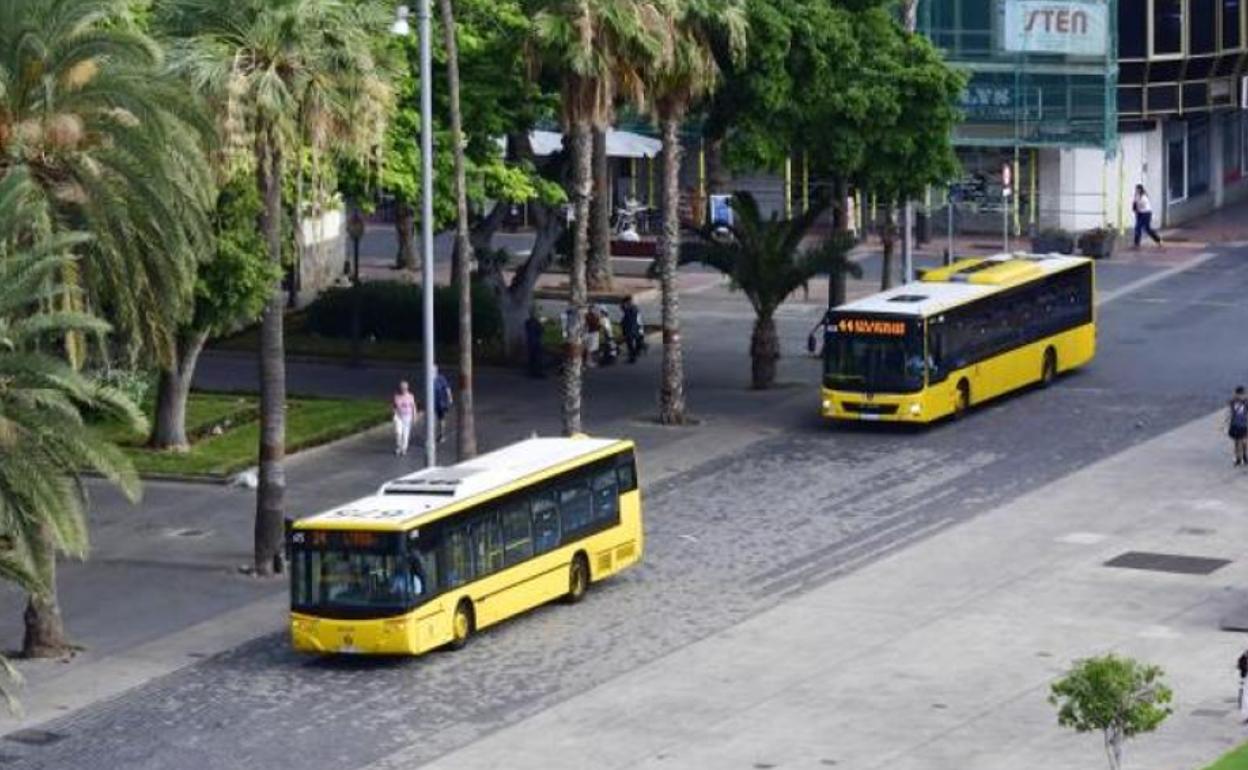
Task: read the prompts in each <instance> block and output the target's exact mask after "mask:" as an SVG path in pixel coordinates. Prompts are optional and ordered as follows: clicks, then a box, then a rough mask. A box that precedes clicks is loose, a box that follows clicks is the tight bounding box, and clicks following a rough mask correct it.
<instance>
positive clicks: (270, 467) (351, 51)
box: [157, 0, 391, 575]
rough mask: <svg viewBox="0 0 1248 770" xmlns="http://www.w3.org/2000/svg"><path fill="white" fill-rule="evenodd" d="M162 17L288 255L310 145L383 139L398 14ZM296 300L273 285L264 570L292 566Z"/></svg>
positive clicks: (195, 5) (263, 393)
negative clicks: (294, 189)
mask: <svg viewBox="0 0 1248 770" xmlns="http://www.w3.org/2000/svg"><path fill="white" fill-rule="evenodd" d="M157 12H158V23H159V25H160V27H161V28H162V29H164V30H165V32H166V33H167V34H168V35H169V36H170V37H171V38H172V40H173V46H172V50H171V59H172V61H173V63H174V66H175V70H176V71H177V72H178V73H179V74H181V75H182V76H183V77H184V78H185V79H186V80H187V81H189V82H190V84H191V85H192V88H193V89H194V90H195V91H197V92H198V93H200V94H202V95H203V96H205V97H206V98H207V99H209V100H210V101H211V102H212V103H213V104H215V105H217V107H218V114H220V115H221V116H222V117H223V118H224V120H223V123H222V125H221V126H220V129H219V130H220V132H221V134H222V139H223V140H224V144H225V145H226V146H227V147H228V148H230V149H233V150H236V151H245V152H246V154H247V155H248V157H249V161H250V162H251V163H253V164H254V167H255V170H256V180H257V187H258V190H259V192H260V197H261V201H262V203H263V207H264V211H263V214H262V215H261V217H260V229H261V230H262V231H263V233H264V237H265V243H266V246H267V249H268V253H269V259H270V260H271V261H272V262H273V264H274V265H280V264H281V260H282V214H283V210H282V185H283V179H284V173H285V170H286V166H287V164H288V163H291V162H296V161H297V160H298V159H299V158H300V157H301V156H302V155H303V153H304V150H305V149H308V148H310V149H311V151H312V155H313V157H314V158H318V157H319V156H320V154H321V153H323V152H324V151H325V150H326V149H327V148H328V147H329V146H330V145H331V144H332V145H333V146H334V147H336V148H339V149H345V150H348V151H349V150H352V149H358V150H359V151H360V152H361V154H362V153H363V151H364V150H365V149H366V148H368V147H373V146H377V145H378V144H380V140H381V136H382V131H383V128H384V123H385V119H386V116H387V115H388V112H389V106H390V101H391V99H390V89H389V84H388V80H387V78H386V77H385V73H384V72H383V69H382V68H381V66H380V65H379V63H378V61H377V59H376V56H375V50H374V47H375V46H376V45H378V41H384V40H385V37H384V36H385V34H386V29H387V26H388V22H389V17H388V15H387V14H386V13H384V12H383V9H382V8H381V7H380V6H378V5H375V4H372V3H358V4H349V3H342V2H339V1H338V0H169V1H168V2H167V3H165V4H163V5H162V6H161V7H160V8H158V9H157ZM284 309H285V298H284V297H283V294H282V292H281V290H280V287H279V286H277V285H275V286H274V287H273V292H272V296H271V298H270V300H269V303H268V306H267V307H266V308H265V311H264V315H263V316H262V319H261V327H260V447H259V454H260V464H259V465H260V474H259V476H260V483H259V489H258V490H257V495H256V528H255V570H256V573H257V574H260V575H268V574H271V573H272V572H274V571H280V569H281V566H282V562H281V558H282V547H281V545H282V538H283V532H282V524H283V506H284V501H283V498H284V496H285V491H286V476H285V471H284V469H283V467H282V461H283V458H284V457H285V454H286V421H285V405H286V365H285V350H284V346H283V340H282V334H283V331H282V327H283V318H282V313H283V310H284Z"/></svg>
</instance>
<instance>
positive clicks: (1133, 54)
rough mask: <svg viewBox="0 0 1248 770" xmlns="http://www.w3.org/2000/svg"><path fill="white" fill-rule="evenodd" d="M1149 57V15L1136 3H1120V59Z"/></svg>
mask: <svg viewBox="0 0 1248 770" xmlns="http://www.w3.org/2000/svg"><path fill="white" fill-rule="evenodd" d="M1236 1H1238V0H1236ZM1147 56H1148V15H1147V14H1144V13H1140V6H1139V5H1138V4H1136V3H1126V2H1119V3H1118V58H1120V59H1143V58H1145V57H1147Z"/></svg>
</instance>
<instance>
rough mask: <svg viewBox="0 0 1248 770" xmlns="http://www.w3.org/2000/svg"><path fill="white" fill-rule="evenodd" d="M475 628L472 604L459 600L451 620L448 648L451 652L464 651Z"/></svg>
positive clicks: (465, 600)
mask: <svg viewBox="0 0 1248 770" xmlns="http://www.w3.org/2000/svg"><path fill="white" fill-rule="evenodd" d="M475 627H476V618H475V617H474V615H473V612H472V603H471V602H469V601H468V600H467V599H462V600H460V602H459V604H458V605H457V606H456V607H455V617H454V618H453V619H452V620H451V643H450V645H449V646H450V648H451V649H452V650H462V649H464V646H465V645H466V644H468V639H469V638H470V637H471V636H472V632H473V630H474V628H475Z"/></svg>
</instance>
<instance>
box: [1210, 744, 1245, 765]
mask: <svg viewBox="0 0 1248 770" xmlns="http://www.w3.org/2000/svg"><path fill="white" fill-rule="evenodd" d="M1205 770H1248V743H1246V744H1244V745H1243V746H1240V747H1239V748H1237V749H1235V750H1234V751H1232V752H1230V753H1229V754H1224V755H1223V756H1222V758H1221V759H1219V760H1218V761H1217V762H1214V763H1213V764H1212V765H1209V767H1206V768H1205Z"/></svg>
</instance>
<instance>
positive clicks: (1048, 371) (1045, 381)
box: [1040, 348, 1057, 388]
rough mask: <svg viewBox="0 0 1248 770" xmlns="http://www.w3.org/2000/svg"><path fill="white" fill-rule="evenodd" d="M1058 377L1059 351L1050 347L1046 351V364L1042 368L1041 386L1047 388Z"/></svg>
mask: <svg viewBox="0 0 1248 770" xmlns="http://www.w3.org/2000/svg"><path fill="white" fill-rule="evenodd" d="M1056 378H1057V351H1055V350H1053V348H1049V349H1047V350H1045V351H1044V365H1043V366H1042V367H1041V369H1040V387H1042V388H1047V387H1049V386H1050V385H1052V384H1053V380H1055V379H1056Z"/></svg>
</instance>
